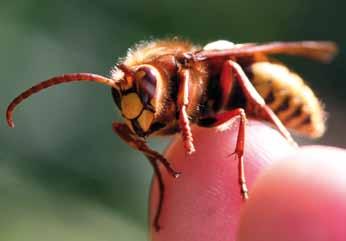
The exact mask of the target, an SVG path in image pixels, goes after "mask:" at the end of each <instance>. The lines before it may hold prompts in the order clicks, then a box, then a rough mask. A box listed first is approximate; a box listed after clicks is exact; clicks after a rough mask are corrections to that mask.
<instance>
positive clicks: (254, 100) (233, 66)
mask: <svg viewBox="0 0 346 241" xmlns="http://www.w3.org/2000/svg"><path fill="white" fill-rule="evenodd" d="M223 68H224V70H226V71H227V70H228V72H229V73H230V76H232V75H231V74H234V76H235V80H236V81H238V83H239V85H240V87H241V89H242V91H243V93H244V95H245V97H246V99H247V101H248V108H250V109H251V110H252V111H254V112H255V113H256V115H257V116H260V117H262V118H264V119H265V120H267V121H269V122H270V123H271V124H273V125H274V126H275V128H276V129H277V130H278V131H279V132H280V133H281V134H282V135H283V136H284V137H285V138H286V139H287V140H288V141H289V142H290V143H292V144H293V145H297V144H296V143H295V141H294V140H293V139H292V137H291V134H290V133H289V132H288V130H287V129H286V127H285V126H284V125H283V124H282V122H281V121H280V119H279V118H278V117H277V116H276V115H275V113H274V112H273V111H272V110H271V109H270V107H269V106H267V105H266V104H265V101H264V99H263V98H262V96H260V94H259V93H258V92H257V90H256V89H255V87H254V86H253V85H252V83H251V82H250V80H249V78H248V77H247V76H246V74H245V73H244V71H243V69H242V67H241V66H240V65H239V64H237V63H236V62H234V61H232V60H229V61H227V62H225V64H224V67H223Z"/></svg>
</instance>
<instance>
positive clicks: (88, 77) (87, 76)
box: [6, 73, 118, 128]
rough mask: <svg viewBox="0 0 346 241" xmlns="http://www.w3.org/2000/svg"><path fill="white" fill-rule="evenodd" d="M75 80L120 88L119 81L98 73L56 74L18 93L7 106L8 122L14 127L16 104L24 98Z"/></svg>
mask: <svg viewBox="0 0 346 241" xmlns="http://www.w3.org/2000/svg"><path fill="white" fill-rule="evenodd" d="M73 81H90V82H97V83H100V84H103V85H107V86H110V87H112V88H118V85H117V81H115V80H113V79H110V78H107V77H104V76H101V75H97V74H91V73H73V74H64V75H60V76H56V77H53V78H50V79H48V80H45V81H43V82H41V83H39V84H37V85H34V86H33V87H31V88H29V89H27V90H26V91H24V92H23V93H21V94H20V95H18V96H17V97H16V98H15V99H14V100H13V101H12V102H11V103H10V104H9V106H8V107H7V111H6V119H7V124H8V125H9V126H10V127H12V128H13V127H14V122H13V117H12V116H13V111H14V109H15V108H16V106H17V105H18V104H19V103H21V102H22V101H23V100H25V99H26V98H28V97H30V96H31V95H33V94H35V93H37V92H39V91H41V90H43V89H47V88H49V87H51V86H53V85H58V84H62V83H68V82H73Z"/></svg>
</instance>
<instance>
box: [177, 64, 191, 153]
mask: <svg viewBox="0 0 346 241" xmlns="http://www.w3.org/2000/svg"><path fill="white" fill-rule="evenodd" d="M179 77H180V78H179V79H180V82H179V89H178V100H177V104H178V108H179V127H180V129H181V133H182V137H183V142H184V147H185V149H186V151H187V153H188V154H191V153H193V152H194V151H195V147H194V145H193V138H192V133H191V127H190V121H189V116H188V114H187V111H186V109H187V106H188V104H189V83H190V82H191V81H190V80H191V73H190V70H188V69H182V70H180V72H179Z"/></svg>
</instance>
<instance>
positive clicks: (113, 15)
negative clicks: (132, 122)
mask: <svg viewBox="0 0 346 241" xmlns="http://www.w3.org/2000/svg"><path fill="white" fill-rule="evenodd" d="M345 7H346V2H345V1H342V0H334V1H323V0H306V1H300V0H290V1H288V0H286V1H276V0H262V1H251V0H243V1H240V0H214V1H208V2H207V1H205V2H202V1H193V0H175V1H168V0H162V1H158V0H148V1H135V0H132V1H131V0H129V1H116V0H113V1H109V0H99V1H93V2H92V1H88V2H87V1H81V0H77V1H43V0H27V1H17V0H12V1H5V0H2V1H1V8H0V37H1V38H0V53H1V57H0V66H1V76H2V78H1V79H2V80H1V88H0V90H1V95H0V103H1V105H0V111H1V113H4V112H5V109H6V105H7V104H8V103H9V101H10V100H11V99H12V98H13V97H14V96H15V95H17V94H18V93H19V91H22V90H24V89H26V88H28V87H29V86H31V85H33V84H34V83H37V82H38V81H40V80H44V79H46V78H47V77H50V76H54V75H57V74H61V73H67V72H94V73H99V74H105V73H107V72H108V71H109V69H110V68H111V66H112V65H114V64H115V62H116V61H117V59H118V57H121V56H123V55H124V54H125V53H126V50H127V48H129V47H130V46H131V45H132V44H133V43H135V42H137V41H139V40H148V39H155V38H158V37H170V36H181V37H183V38H186V39H189V40H192V41H194V42H197V43H201V44H204V43H207V42H209V41H213V40H216V39H229V40H231V41H234V42H264V41H272V40H286V41H288V40H304V39H305V40H306V39H317V40H320V39H321V40H323V39H327V40H328V39H330V40H334V41H336V42H337V43H338V44H339V45H340V47H341V53H340V55H339V56H338V57H337V59H336V60H335V61H334V62H333V63H332V64H330V65H322V64H320V63H312V62H310V61H307V60H302V59H296V58H285V60H287V61H288V63H290V65H292V66H293V67H294V68H295V69H296V70H297V71H299V72H300V73H302V75H303V76H305V77H306V79H307V81H308V82H309V83H310V84H311V85H312V87H313V89H315V90H316V92H317V93H318V94H319V96H320V97H321V99H322V100H323V102H324V103H325V105H326V109H327V111H328V112H329V131H328V133H327V134H326V136H325V137H324V138H323V139H321V140H320V141H318V142H320V143H323V144H330V145H338V146H343V147H345V146H346V135H345V134H346V131H345V128H343V124H344V121H346V115H345V104H346V92H345V87H346V82H345V81H344V76H345V73H346V70H345V69H346V68H345V62H346V58H345V55H344V53H343V49H344V46H345V45H346V32H345V31H343V29H344V26H343V24H344V21H345V16H344V9H345ZM119 118H120V116H119V115H118V112H117V111H116V108H115V105H114V104H113V103H112V99H111V97H110V91H109V90H108V89H106V88H104V87H102V86H99V85H95V84H83V83H82V84H71V85H67V86H64V85H62V86H58V87H56V88H53V89H50V90H49V91H45V92H43V93H41V94H39V95H38V96H35V97H33V98H31V99H30V100H28V101H27V102H26V103H24V104H23V105H22V106H21V107H19V108H18V110H17V112H16V113H15V120H16V124H17V128H16V129H14V130H10V129H9V128H7V127H6V125H5V121H4V119H3V121H2V122H1V126H0V128H1V129H0V133H1V135H0V144H1V148H0V160H1V162H0V168H1V169H0V188H1V191H2V192H1V198H0V210H1V217H0V223H1V225H0V240H1V241H2V240H3V241H17V240H25V241H30V240H52V241H54V240H73V241H74V240H83V241H86V240H146V239H147V234H146V229H147V223H146V222H147V217H146V216H147V213H146V212H147V196H148V190H149V186H150V179H151V169H150V166H149V165H148V163H147V162H146V161H145V160H144V158H143V156H142V155H141V154H139V153H137V152H134V151H133V150H131V149H130V148H129V147H127V146H126V144H124V143H122V142H121V141H120V140H119V138H117V137H116V136H115V135H114V134H113V133H112V131H111V121H112V120H114V119H119ZM159 141H160V143H161V144H159V143H158V141H156V142H153V143H152V144H153V146H154V147H155V148H157V149H159V150H162V149H163V148H164V145H163V144H162V141H161V140H159ZM165 143H167V142H165Z"/></svg>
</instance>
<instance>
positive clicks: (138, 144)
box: [112, 122, 180, 231]
mask: <svg viewBox="0 0 346 241" xmlns="http://www.w3.org/2000/svg"><path fill="white" fill-rule="evenodd" d="M112 126H113V130H114V132H115V133H117V134H118V135H119V136H120V138H121V139H122V140H123V141H125V142H126V143H127V144H129V145H130V146H131V147H133V148H134V149H137V150H139V151H141V152H142V153H143V154H144V155H145V156H146V157H147V158H148V160H149V162H150V164H151V165H152V166H153V169H154V173H155V175H156V177H157V181H158V185H159V201H158V204H157V209H156V213H155V216H154V224H153V225H154V228H155V230H156V231H159V230H160V228H161V226H160V216H161V211H162V207H163V201H164V195H165V186H164V182H163V178H162V174H161V171H160V168H159V166H158V161H159V162H161V163H162V164H163V166H164V167H165V168H166V169H167V171H168V172H169V173H170V174H171V175H172V176H173V177H174V178H177V177H178V176H179V175H180V173H179V172H176V171H175V170H174V169H173V168H172V167H171V164H170V163H169V162H168V161H167V159H166V158H164V157H163V156H162V155H161V154H160V153H158V152H156V151H154V150H152V149H150V148H149V147H148V146H147V145H146V143H145V141H144V140H142V139H139V138H137V137H135V136H133V135H131V130H130V129H129V127H128V126H127V125H126V124H123V123H117V122H113V125H112Z"/></svg>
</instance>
